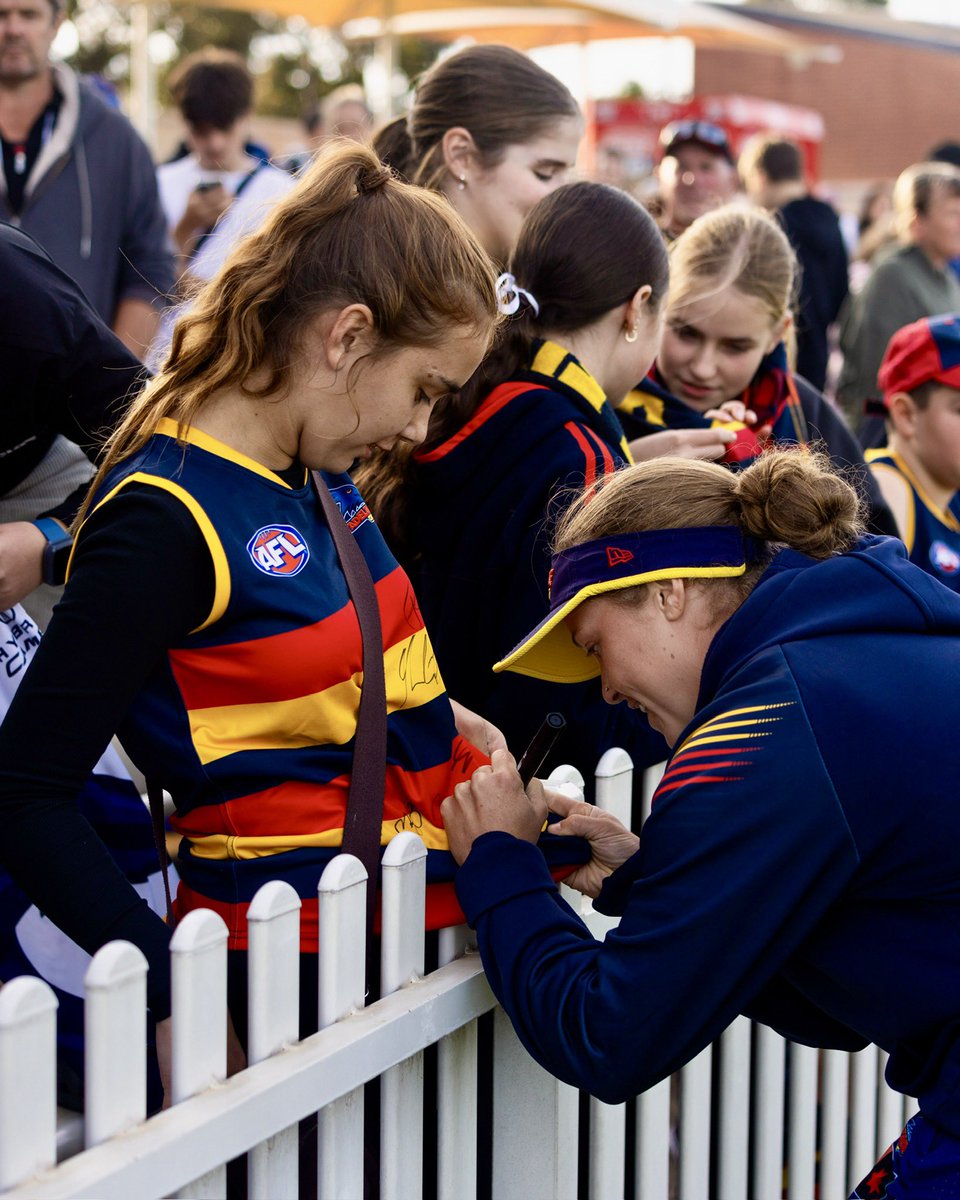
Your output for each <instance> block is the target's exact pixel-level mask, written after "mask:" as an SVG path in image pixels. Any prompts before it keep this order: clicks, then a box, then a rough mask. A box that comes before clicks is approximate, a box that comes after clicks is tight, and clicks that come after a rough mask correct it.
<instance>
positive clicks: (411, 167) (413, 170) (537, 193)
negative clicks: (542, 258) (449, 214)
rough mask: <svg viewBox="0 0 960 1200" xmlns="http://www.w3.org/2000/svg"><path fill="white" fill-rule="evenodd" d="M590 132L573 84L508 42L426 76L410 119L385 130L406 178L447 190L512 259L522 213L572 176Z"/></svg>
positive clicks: (393, 160)
mask: <svg viewBox="0 0 960 1200" xmlns="http://www.w3.org/2000/svg"><path fill="white" fill-rule="evenodd" d="M582 136H583V118H582V116H581V113H580V109H579V107H578V105H577V102H576V100H574V98H573V96H572V95H571V94H570V92H569V91H568V90H567V88H566V87H564V85H563V84H562V83H561V82H560V81H559V80H558V79H556V78H555V77H554V76H553V75H551V74H550V73H549V72H547V71H544V70H543V68H542V67H538V66H537V64H536V63H535V62H533V60H532V59H529V58H527V56H526V55H525V54H521V53H520V52H519V51H518V50H512V49H510V47H508V46H470V47H468V48H467V49H466V50H461V51H459V53H457V54H453V55H451V56H450V57H449V58H445V59H442V60H441V61H440V62H438V63H436V64H435V65H434V66H432V67H431V68H430V70H429V71H427V72H426V73H425V74H424V75H423V76H421V78H420V80H419V81H418V83H417V86H416V91H415V92H414V98H413V104H412V105H411V108H410V112H409V114H408V116H407V121H406V137H404V132H403V130H402V129H401V128H400V126H399V124H398V123H397V122H392V123H391V124H390V125H389V126H388V127H387V129H386V130H385V131H384V132H383V133H382V135H381V137H382V144H383V145H384V146H386V148H387V149H386V151H385V152H386V154H387V157H388V159H389V163H390V165H391V166H392V167H394V169H395V170H396V171H397V172H398V173H399V174H400V175H401V176H402V177H403V178H404V179H409V180H410V181H411V182H413V183H419V184H421V185H422V186H423V187H428V188H432V189H433V190H434V191H438V192H442V193H443V194H444V195H445V196H446V197H447V199H448V200H449V201H450V202H451V203H452V204H453V206H454V208H455V209H456V210H457V212H459V213H460V215H461V216H462V217H463V219H464V220H465V221H466V222H467V224H468V225H469V226H470V228H471V229H472V230H473V232H474V233H475V234H476V236H477V237H478V238H479V240H480V244H481V245H482V246H483V248H484V249H485V250H486V251H487V253H488V254H489V255H490V256H491V257H492V258H493V259H494V260H495V261H496V262H499V263H505V262H506V261H507V259H508V258H509V256H510V251H511V249H512V248H513V245H514V243H515V242H516V240H517V235H518V233H519V231H520V226H521V224H522V222H523V218H524V217H525V216H526V215H527V213H528V212H529V211H530V209H531V208H532V207H533V206H534V204H536V202H537V201H538V200H540V199H541V198H542V197H544V196H546V195H547V194H548V193H550V192H551V191H553V189H554V188H557V187H559V186H560V185H561V184H563V183H565V182H566V181H567V179H568V178H569V175H570V171H571V170H572V168H573V164H574V161H575V159H576V157H577V148H578V146H579V144H580V138H581V137H582Z"/></svg>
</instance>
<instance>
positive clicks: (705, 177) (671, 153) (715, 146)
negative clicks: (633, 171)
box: [657, 120, 739, 241]
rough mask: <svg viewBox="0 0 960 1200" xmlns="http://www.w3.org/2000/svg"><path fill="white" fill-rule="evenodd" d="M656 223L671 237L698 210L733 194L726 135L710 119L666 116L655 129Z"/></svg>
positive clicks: (734, 183)
mask: <svg viewBox="0 0 960 1200" xmlns="http://www.w3.org/2000/svg"><path fill="white" fill-rule="evenodd" d="M660 148H661V152H662V153H661V158H660V164H659V166H658V167H657V182H658V184H659V187H660V198H659V204H660V209H661V215H660V225H661V228H662V230H663V232H664V235H665V236H666V237H667V238H668V240H670V241H672V240H673V239H674V238H675V237H678V236H679V235H680V234H681V233H683V231H684V230H685V229H686V228H687V226H688V225H691V224H692V223H693V222H694V221H695V220H696V219H697V217H699V216H702V214H703V213H705V212H709V211H710V209H712V208H719V206H720V205H721V204H726V203H727V202H728V201H730V200H732V199H733V197H734V196H735V195H736V194H737V190H738V187H739V180H738V178H737V167H736V163H735V161H734V157H733V150H732V149H731V148H730V139H729V138H728V137H727V134H726V131H725V130H724V129H723V128H722V127H721V126H720V125H714V124H713V122H712V121H693V120H689V121H671V123H670V124H669V125H665V126H664V127H663V129H661V131H660Z"/></svg>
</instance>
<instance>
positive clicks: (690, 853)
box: [457, 651, 857, 1102]
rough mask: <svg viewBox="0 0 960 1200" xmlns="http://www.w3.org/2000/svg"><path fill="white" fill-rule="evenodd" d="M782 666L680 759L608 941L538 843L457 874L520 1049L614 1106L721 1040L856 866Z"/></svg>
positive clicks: (486, 844)
mask: <svg viewBox="0 0 960 1200" xmlns="http://www.w3.org/2000/svg"><path fill="white" fill-rule="evenodd" d="M774 653H775V657H776V660H777V661H776V663H774V664H773V667H774V668H775V669H774V670H773V671H772V675H771V671H770V670H767V671H766V672H761V675H762V676H763V677H761V678H759V679H757V680H756V682H754V683H752V684H749V683H745V684H744V686H742V687H739V688H737V689H736V690H734V691H732V692H730V693H728V694H726V695H725V696H723V697H722V698H719V699H718V700H716V701H715V702H714V703H713V704H712V705H710V706H709V707H708V708H707V709H705V710H704V711H703V712H702V713H701V714H698V721H697V725H696V727H695V729H694V730H693V732H692V733H690V735H689V736H688V737H687V738H686V739H685V740H684V741H683V742H682V743H681V745H680V746H679V747H678V748H677V750H676V752H675V753H674V756H673V758H672V759H671V762H670V764H669V767H668V770H667V773H666V774H665V776H664V780H663V782H662V783H661V785H660V788H659V789H658V791H657V795H656V797H655V807H654V810H653V814H652V815H651V817H650V819H649V820H648V822H647V824H646V825H645V827H644V830H643V833H642V834H641V838H640V849H639V851H638V853H637V854H636V855H634V857H633V858H632V859H631V860H630V861H629V862H628V863H627V864H625V865H624V866H623V867H621V868H620V872H618V873H617V874H618V875H619V874H621V873H627V874H629V875H630V876H631V879H630V886H629V895H628V899H627V901H626V905H625V909H624V912H623V917H622V919H621V922H620V925H619V927H618V928H617V929H615V930H613V931H612V932H611V933H610V934H608V935H607V937H606V939H605V940H604V941H603V942H596V941H594V940H593V939H592V937H591V936H590V934H589V931H588V930H587V929H586V927H585V926H584V925H583V923H582V922H581V921H580V920H579V918H578V917H577V916H576V915H575V914H574V913H573V912H572V910H571V909H569V908H568V907H567V906H566V905H565V904H563V903H562V902H561V901H560V900H559V896H558V893H557V892H556V890H555V888H554V887H553V885H552V884H551V882H550V879H549V876H548V874H547V872H546V869H545V867H544V866H543V863H542V860H541V859H540V856H539V854H538V852H537V851H536V849H535V847H533V846H528V845H527V844H525V843H521V842H518V841H515V840H514V839H512V838H510V837H508V836H507V835H504V834H489V835H487V836H485V837H483V838H480V839H478V841H477V843H476V844H475V845H474V847H473V850H472V851H471V853H470V855H469V857H468V858H467V860H466V862H465V863H464V865H463V867H462V868H461V870H460V873H459V875H458V877H457V893H458V896H459V897H460V902H461V905H462V906H463V910H464V912H465V913H466V915H467V919H468V920H469V922H470V924H471V925H472V926H473V927H474V928H475V929H476V930H477V934H478V941H479V946H480V952H481V955H482V957H483V961H484V966H485V967H486V969H487V973H488V977H489V979H490V984H491V987H492V988H493V990H494V992H495V993H496V995H497V997H498V999H499V1000H500V1002H501V1003H502V1004H503V1006H504V1008H505V1009H506V1011H507V1013H508V1014H509V1016H510V1019H511V1021H512V1022H513V1024H514V1027H515V1028H516V1030H517V1033H518V1035H519V1037H520V1039H521V1041H522V1042H523V1043H524V1045H525V1046H526V1048H527V1049H528V1050H529V1052H530V1053H531V1054H532V1055H533V1057H534V1058H536V1059H537V1060H538V1061H539V1062H540V1063H541V1064H542V1065H543V1066H544V1067H545V1068H546V1069H547V1070H549V1071H551V1072H552V1073H553V1074H555V1075H557V1076H558V1077H559V1078H561V1079H564V1080H566V1081H568V1082H570V1083H572V1084H575V1085H577V1086H579V1087H583V1088H585V1089H586V1090H587V1091H589V1092H591V1093H592V1094H593V1095H595V1096H598V1097H599V1098H600V1099H602V1100H606V1101H608V1102H618V1101H622V1100H625V1099H627V1098H628V1097H630V1096H633V1095H636V1094H637V1093H639V1092H641V1091H644V1090H645V1089H646V1088H648V1087H651V1086H652V1085H653V1084H654V1083H656V1082H657V1081H658V1080H660V1079H662V1078H664V1077H665V1076H667V1075H669V1074H670V1073H671V1072H672V1071H674V1070H675V1069H677V1068H678V1067H680V1066H681V1065H682V1064H683V1063H685V1062H688V1061H689V1060H690V1059H691V1058H693V1057H694V1055H696V1054H697V1053H698V1052H699V1051H700V1050H701V1049H702V1048H703V1047H704V1046H706V1045H707V1044H708V1043H709V1042H710V1041H711V1040H712V1039H713V1038H714V1037H716V1036H717V1035H718V1034H719V1033H720V1032H721V1031H722V1030H723V1029H724V1028H725V1027H726V1026H727V1025H728V1024H729V1022H730V1021H731V1020H732V1019H733V1017H734V1016H736V1015H737V1014H738V1013H739V1012H742V1011H743V1010H744V1009H745V1008H746V1007H747V1006H748V1005H749V1004H750V1002H751V1001H753V1000H754V999H755V998H756V997H757V995H758V993H760V991H761V989H762V988H763V987H764V986H765V985H766V984H767V983H768V982H769V981H770V980H771V979H772V978H773V977H774V976H775V975H776V973H777V972H778V971H779V970H780V968H781V967H782V966H783V964H784V963H785V961H786V960H787V959H788V958H789V957H790V955H791V954H792V953H793V952H794V951H795V950H796V948H797V947H798V946H799V945H800V943H801V942H802V941H803V940H804V939H805V938H806V937H807V936H808V935H809V933H810V931H811V929H812V928H813V927H814V925H815V924H816V923H817V921H818V920H819V919H820V917H821V916H822V915H823V913H824V912H825V911H826V910H827V909H828V908H829V906H830V905H831V903H832V902H833V901H834V900H835V899H836V898H837V896H838V895H839V894H840V892H841V891H842V889H843V888H844V886H845V884H846V883H847V881H848V880H849V879H850V877H851V874H852V872H853V871H854V869H855V867H856V863H857V855H856V848H855V846H854V844H853V842H852V839H851V836H850V832H849V830H848V828H847V824H846V821H845V819H844V815H843V812H842V810H841V808H840V806H839V803H838V800H837V797H836V794H835V792H834V790H833V787H832V784H831V781H830V779H829V777H828V775H827V773H826V770H825V768H824V766H823V763H822V761H821V758H820V754H819V751H818V747H817V745H816V741H815V739H814V738H813V736H812V734H811V731H810V727H809V724H808V722H807V719H806V715H805V713H804V711H803V707H802V705H801V703H800V702H799V698H798V695H797V693H796V690H795V687H794V685H793V682H792V679H791V678H790V676H789V672H788V671H787V670H786V667H785V664H784V663H783V659H782V656H781V655H780V654H779V651H777V652H774ZM768 666H769V664H768ZM611 884H613V885H614V887H616V880H615V879H614V877H611ZM601 899H602V897H601ZM598 907H599V905H598Z"/></svg>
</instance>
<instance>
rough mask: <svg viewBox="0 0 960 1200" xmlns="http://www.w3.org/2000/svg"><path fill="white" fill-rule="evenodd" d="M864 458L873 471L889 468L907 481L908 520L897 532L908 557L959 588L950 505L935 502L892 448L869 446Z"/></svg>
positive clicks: (959, 536)
mask: <svg viewBox="0 0 960 1200" xmlns="http://www.w3.org/2000/svg"><path fill="white" fill-rule="evenodd" d="M866 459H867V462H868V464H869V466H870V470H871V471H873V473H874V475H880V473H881V472H883V471H890V472H892V473H893V474H895V475H897V476H899V477H900V478H901V479H902V480H903V481H904V483H906V485H907V489H908V497H909V499H908V502H907V518H906V520H907V524H906V528H905V529H902V530H901V531H900V533H901V538H902V540H903V544H904V545H905V546H906V547H907V553H908V554H909V555H910V561H911V562H915V563H916V564H917V566H918V567H922V568H923V570H924V571H927V572H929V573H930V574H931V575H933V576H934V578H936V579H939V580H940V582H941V583H945V584H946V585H947V587H948V588H952V589H953V590H954V591H955V592H960V521H958V520H957V518H956V516H955V515H954V513H953V512H952V511H951V510H950V509H949V508H938V507H937V506H936V504H934V502H933V500H932V499H931V498H930V497H929V496H928V495H927V493H926V492H925V491H924V490H923V488H922V487H921V485H920V482H919V480H918V479H917V478H916V476H915V475H914V474H913V472H912V471H911V470H910V468H909V467H908V466H907V464H906V463H905V462H904V460H903V458H902V456H901V455H899V454H898V453H897V452H896V451H895V450H891V449H890V448H889V447H884V448H883V449H882V450H868V451H867V452H866Z"/></svg>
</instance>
